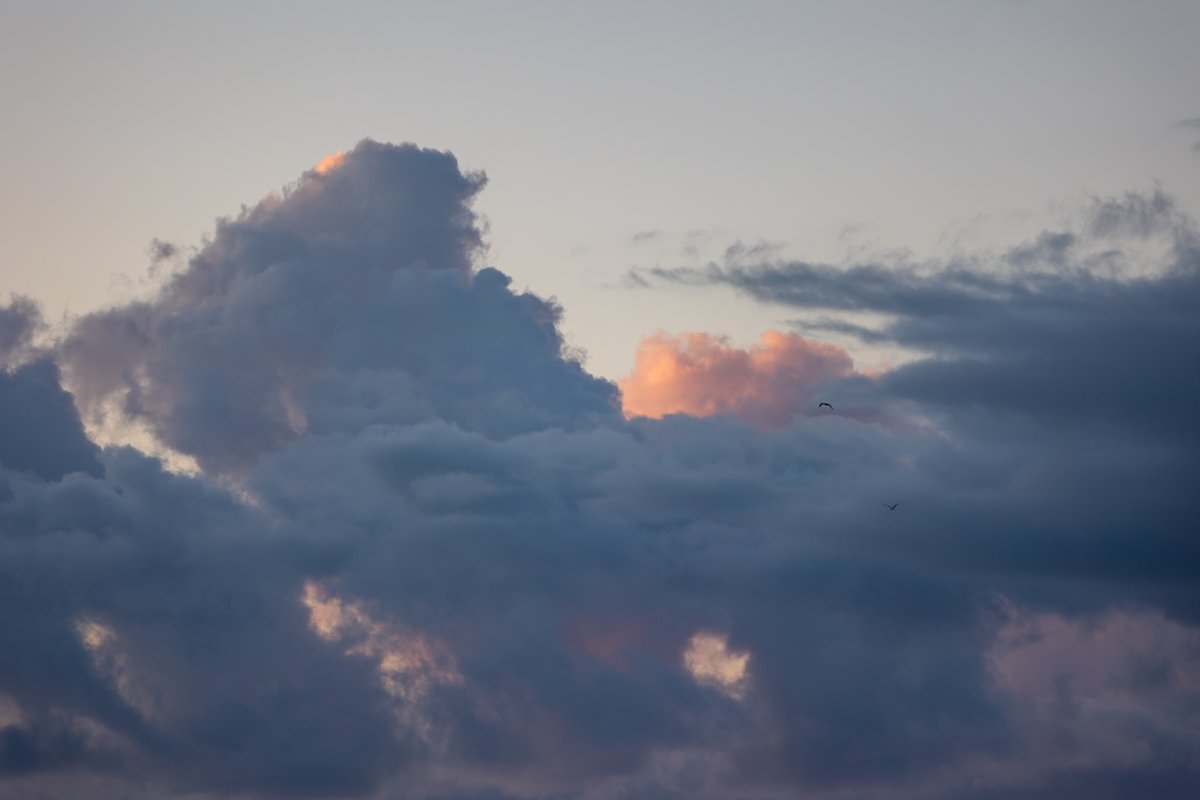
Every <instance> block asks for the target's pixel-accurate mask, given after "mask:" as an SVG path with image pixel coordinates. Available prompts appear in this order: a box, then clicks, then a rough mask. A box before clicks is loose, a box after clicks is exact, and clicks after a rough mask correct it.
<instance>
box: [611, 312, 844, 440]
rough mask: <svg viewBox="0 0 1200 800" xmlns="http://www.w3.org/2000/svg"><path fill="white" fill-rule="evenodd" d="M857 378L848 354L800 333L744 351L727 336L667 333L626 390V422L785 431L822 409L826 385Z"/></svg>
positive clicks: (643, 349)
mask: <svg viewBox="0 0 1200 800" xmlns="http://www.w3.org/2000/svg"><path fill="white" fill-rule="evenodd" d="M853 374H855V370H854V362H853V361H852V360H851V358H850V355H849V353H847V352H846V350H845V349H844V348H842V347H839V346H837V345H832V344H826V343H823V342H818V341H814V340H812V339H806V338H804V337H802V336H800V335H798V334H795V333H785V332H782V331H777V330H769V331H767V332H765V333H763V334H762V336H761V337H760V339H759V341H758V343H756V344H753V345H750V346H749V347H745V348H740V347H737V346H735V345H733V344H732V343H731V342H730V340H729V338H728V337H725V336H717V335H713V334H709V333H683V334H679V335H676V336H672V335H669V334H667V333H664V332H662V331H659V332H657V333H654V334H652V335H650V336H647V337H645V338H644V339H642V341H641V342H640V343H639V345H638V350H637V356H636V359H635V361H634V367H633V371H632V372H631V373H630V374H629V375H628V376H627V377H625V378H622V379H621V380H620V381H619V382H618V385H619V386H620V389H621V402H622V409H623V411H624V414H625V416H626V417H651V418H655V419H658V418H661V417H664V416H666V415H668V414H680V413H682V414H690V415H692V416H697V417H707V416H714V415H719V414H731V415H733V416H736V417H739V418H741V419H743V420H746V421H747V422H750V423H752V424H755V425H759V426H761V427H765V428H779V427H782V426H784V425H787V424H788V423H789V422H790V421H791V420H792V418H794V417H795V416H796V415H797V414H799V413H801V412H803V411H806V410H811V409H810V406H814V405H816V402H817V398H815V397H814V396H813V390H814V389H815V388H816V387H817V385H818V384H820V383H823V382H824V381H828V380H831V379H834V378H842V377H847V376H850V375H853Z"/></svg>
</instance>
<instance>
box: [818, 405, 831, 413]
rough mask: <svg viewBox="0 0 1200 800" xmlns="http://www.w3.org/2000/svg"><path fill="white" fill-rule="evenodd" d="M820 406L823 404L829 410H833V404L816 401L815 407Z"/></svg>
mask: <svg viewBox="0 0 1200 800" xmlns="http://www.w3.org/2000/svg"><path fill="white" fill-rule="evenodd" d="M821 406H825V407H826V408H828V409H829V410H830V411H833V406H831V405H829V403H818V404H817V408H820V407H821Z"/></svg>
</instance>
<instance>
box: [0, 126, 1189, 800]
mask: <svg viewBox="0 0 1200 800" xmlns="http://www.w3.org/2000/svg"><path fill="white" fill-rule="evenodd" d="M482 184H483V181H482V177H480V176H477V175H469V174H464V173H463V172H461V171H460V170H459V168H458V166H457V164H456V163H455V161H454V159H453V157H452V156H450V155H449V154H446V153H439V152H435V151H428V150H419V149H417V148H415V147H412V146H407V145H406V146H400V147H394V146H390V145H382V144H377V143H374V142H363V143H361V144H360V145H359V146H358V147H356V148H355V149H354V150H352V151H350V152H348V153H345V154H343V155H339V156H337V157H333V158H331V159H327V160H326V161H324V162H322V164H321V165H320V167H319V168H318V169H315V170H313V171H311V172H309V173H306V174H305V175H303V176H302V177H301V178H300V180H299V182H298V183H297V184H295V185H294V186H292V187H290V188H289V189H288V190H287V191H286V192H284V193H283V194H282V195H281V196H279V197H271V198H268V199H266V200H264V201H262V202H261V203H259V204H258V205H256V206H255V207H254V208H252V209H248V210H247V211H245V212H244V213H243V214H242V215H241V216H239V217H237V218H233V219H230V220H225V221H223V222H221V223H219V225H218V228H217V231H216V233H215V234H214V235H213V237H212V238H211V240H209V241H208V242H206V243H205V244H204V245H203V246H202V247H201V248H199V250H197V251H196V252H195V254H194V255H193V256H192V258H191V259H190V261H189V262H188V263H187V264H186V265H183V266H182V267H181V271H180V272H179V273H178V274H176V275H175V276H174V277H172V278H171V279H170V280H169V281H168V282H167V283H166V284H165V285H164V287H163V288H162V290H161V291H160V292H159V293H158V294H156V295H155V296H153V297H151V298H149V299H146V300H143V301H139V302H136V303H132V304H128V305H124V306H120V307H116V308H112V309H109V310H106V311H102V312H98V313H97V314H94V315H91V316H88V317H85V318H83V319H81V320H78V321H77V322H76V323H75V325H74V327H73V329H72V330H71V331H70V332H69V333H68V335H67V336H65V337H64V339H63V340H62V341H61V343H60V344H59V345H57V346H56V347H55V348H53V349H52V350H51V351H50V352H49V353H48V354H42V353H31V352H27V351H28V348H25V346H24V345H22V348H25V349H22V350H20V352H19V353H18V355H17V357H16V359H15V362H14V364H13V366H12V369H11V370H10V371H9V372H7V373H5V374H4V375H2V376H0V412H5V413H6V416H5V418H7V413H8V412H10V411H11V412H12V413H19V414H22V415H24V416H23V417H21V419H22V420H23V422H22V423H21V429H22V430H28V431H30V432H31V433H30V436H32V437H33V438H32V439H31V440H30V441H32V442H34V443H35V444H37V445H38V446H37V447H31V446H30V445H27V444H26V443H25V442H24V440H21V439H19V438H12V437H6V438H5V439H3V444H2V446H0V793H4V794H6V795H10V796H17V797H20V796H26V795H28V796H37V795H39V794H41V795H47V794H49V795H51V796H54V795H58V796H84V795H95V794H97V793H108V794H113V795H121V796H128V797H133V798H141V797H147V798H148V797H172V796H179V797H183V796H191V795H195V794H197V793H199V794H200V795H201V796H213V797H223V796H238V797H254V798H266V797H297V796H313V797H389V798H391V797H412V798H430V797H445V798H463V797H505V798H550V797H571V798H580V800H585V799H586V800H592V799H593V798H615V797H646V798H651V797H653V798H662V797H688V798H718V797H720V798H724V797H737V796H761V797H779V798H783V797H794V796H796V795H797V794H800V793H803V794H805V795H806V796H812V797H862V798H874V797H896V798H911V800H918V799H921V800H924V799H926V798H928V799H931V800H932V798H951V797H974V798H984V797H998V796H1006V795H1007V796H1013V795H1020V796H1056V795H1055V793H1056V792H1059V793H1062V792H1065V793H1067V794H1069V793H1070V792H1072V791H1077V790H1078V791H1085V790H1087V791H1091V790H1092V789H1095V788H1096V787H1104V786H1107V787H1118V788H1117V789H1114V790H1112V791H1110V794H1111V796H1121V797H1125V796H1128V797H1134V796H1148V795H1153V796H1156V797H1184V796H1189V795H1188V794H1187V790H1188V789H1189V787H1192V788H1194V786H1195V784H1196V780H1197V778H1198V777H1200V776H1198V775H1197V773H1196V767H1195V764H1194V759H1193V757H1192V754H1193V753H1194V752H1195V749H1194V748H1195V743H1196V741H1197V739H1198V738H1200V731H1198V729H1197V726H1196V723H1195V718H1196V717H1195V714H1196V712H1197V709H1200V686H1197V685H1196V684H1195V681H1194V680H1193V678H1192V676H1193V675H1194V674H1195V673H1196V668H1197V666H1198V665H1200V631H1198V628H1197V626H1198V625H1200V620H1198V619H1197V613H1196V610H1197V609H1198V608H1200V589H1198V588H1197V587H1198V586H1200V580H1197V579H1198V578H1200V550H1198V549H1197V546H1196V544H1195V543H1194V537H1193V536H1191V535H1190V531H1191V530H1192V529H1193V527H1194V525H1192V524H1191V520H1194V519H1195V518H1196V514H1197V513H1198V512H1200V508H1198V507H1197V506H1198V502H1200V501H1198V500H1197V495H1196V493H1195V492H1194V486H1193V483H1194V481H1193V479H1192V478H1191V476H1192V475H1195V474H1197V471H1196V470H1195V469H1193V468H1194V467H1196V466H1197V464H1196V461H1197V459H1196V446H1195V445H1196V442H1195V433H1196V428H1195V424H1194V422H1193V421H1191V420H1190V419H1189V418H1188V416H1187V414H1186V413H1184V410H1183V409H1184V408H1185V406H1186V404H1187V403H1188V402H1190V398H1191V397H1192V396H1193V395H1191V394H1189V393H1190V392H1193V391H1194V389H1193V388H1192V387H1193V384H1192V383H1189V381H1191V380H1192V379H1193V378H1194V376H1195V372H1194V369H1192V367H1194V366H1195V365H1194V364H1193V363H1192V362H1191V361H1189V360H1188V359H1190V358H1194V354H1195V353H1196V352H1200V350H1197V349H1195V344H1196V341H1197V340H1196V331H1197V329H1196V327H1195V322H1194V319H1193V316H1189V315H1188V314H1187V313H1186V308H1187V305H1188V302H1189V299H1190V298H1191V297H1193V296H1194V295H1193V294H1189V292H1194V291H1195V284H1196V262H1195V260H1194V252H1195V251H1194V250H1189V249H1188V248H1189V240H1188V238H1187V235H1185V233H1184V232H1181V231H1182V229H1180V228H1179V227H1178V226H1177V225H1174V224H1171V225H1165V227H1164V226H1158V227H1156V226H1155V225H1151V226H1149V227H1147V226H1146V225H1143V224H1142V223H1141V222H1138V221H1136V220H1134V221H1131V222H1129V223H1128V224H1125V223H1120V224H1116V223H1112V224H1110V223H1105V225H1106V226H1107V227H1105V228H1104V230H1103V231H1101V230H1099V229H1083V230H1080V231H1075V232H1072V234H1071V236H1072V237H1073V238H1067V237H1058V238H1052V237H1051V238H1046V239H1045V240H1044V241H1042V242H1041V243H1040V244H1038V243H1034V245H1032V246H1030V247H1028V248H1026V250H1025V251H1022V252H1023V253H1024V254H1023V255H1014V256H1013V257H1012V258H1010V259H1009V262H1007V266H1006V267H1005V269H1004V270H997V271H994V272H993V273H990V274H983V273H977V272H974V271H971V270H968V269H954V270H943V271H940V272H939V271H936V270H923V271H918V270H915V269H910V268H906V267H895V266H887V265H876V266H870V267H863V268H860V269H858V270H857V271H856V270H850V271H849V272H844V271H841V270H837V269H835V268H833V267H824V266H820V265H803V264H774V263H772V264H758V265H747V264H722V265H714V266H713V267H712V268H711V269H709V270H705V271H701V272H695V271H675V272H660V273H657V274H654V275H650V276H648V277H650V278H651V279H654V278H657V279H658V280H659V281H662V280H667V281H676V282H691V283H705V284H709V283H723V284H733V285H735V286H737V287H738V288H740V289H742V290H744V291H747V292H750V293H751V294H753V295H754V296H757V297H760V298H762V299H764V300H770V301H772V302H786V303H790V304H793V305H796V306H798V307H804V308H819V309H822V310H825V311H830V310H832V311H839V310H848V311H857V310H867V311H883V312H886V313H888V314H890V315H891V320H892V321H891V322H889V323H886V324H885V325H884V326H883V327H881V328H878V329H875V330H874V331H873V333H874V335H877V336H879V337H883V338H885V339H886V340H888V341H895V342H899V343H902V344H905V345H907V346H910V347H913V348H916V349H920V350H924V351H927V352H929V353H932V354H936V357H935V356H931V357H928V358H921V359H918V360H916V361H914V362H912V363H910V364H908V365H905V366H903V367H901V368H899V369H896V370H892V371H889V372H885V373H883V374H881V375H879V376H875V377H869V376H865V375H862V374H857V373H854V372H853V369H852V365H851V364H850V363H849V358H848V356H847V355H846V354H845V352H844V351H842V350H840V348H836V347H833V346H831V345H823V344H821V343H819V342H814V341H809V340H805V339H800V338H799V337H793V336H790V335H785V334H776V337H777V338H768V339H766V340H764V344H763V345H762V352H759V353H757V354H750V355H746V354H745V353H741V352H740V351H737V350H736V348H733V347H732V346H731V345H729V344H728V343H727V342H723V341H720V340H717V339H715V338H711V337H710V338H701V339H697V340H696V341H695V342H693V344H696V345H697V347H692V348H691V349H690V350H689V348H688V347H685V346H683V345H682V344H680V341H678V340H670V339H667V338H664V339H663V341H662V342H661V344H662V348H663V351H664V353H665V354H666V356H668V358H667V359H666V360H667V362H669V363H670V364H674V365H678V364H679V363H682V360H684V359H685V357H686V358H694V357H697V353H699V354H700V355H703V356H704V358H702V359H700V361H702V362H703V364H702V366H703V367H704V368H703V369H699V370H698V371H697V372H696V373H695V375H693V378H694V380H693V379H692V378H689V379H688V380H687V381H683V382H676V383H672V384H671V386H672V387H674V388H678V389H680V391H681V392H683V395H682V396H683V398H684V400H686V401H687V402H692V400H694V399H695V398H696V397H698V396H699V395H700V394H703V393H704V392H710V390H713V387H716V390H718V391H728V390H729V388H730V387H733V386H735V385H739V384H745V385H747V386H748V387H749V389H752V391H749V392H748V394H747V395H746V396H747V397H749V398H750V399H749V400H745V402H740V401H739V402H736V403H731V404H728V407H721V408H708V407H694V408H693V407H682V408H674V409H668V410H674V411H677V412H683V413H670V414H666V415H665V416H662V418H659V419H651V418H646V417H635V418H631V419H626V418H625V417H624V416H623V415H622V414H621V407H620V398H619V395H618V393H617V391H616V388H615V387H614V386H613V385H612V384H610V383H608V382H606V381H603V380H600V379H597V378H595V377H593V376H590V375H588V374H587V373H586V372H585V371H584V370H583V369H582V367H581V366H580V365H579V364H577V363H575V362H574V361H572V360H570V359H569V358H566V357H564V355H563V349H564V348H563V343H562V337H561V334H560V333H559V329H558V324H559V318H560V310H559V309H558V308H557V307H556V306H555V305H554V304H553V303H551V302H549V301H546V300H543V299H541V298H538V297H536V296H535V295H533V294H530V293H517V292H515V291H513V290H512V289H511V284H510V281H509V279H508V278H507V276H505V275H504V274H503V273H501V272H499V271H498V270H495V269H490V268H481V266H480V256H481V250H480V248H481V242H482V239H481V236H480V233H479V229H478V225H477V223H476V222H475V220H474V217H473V216H472V212H471V211H470V201H471V198H472V197H473V196H474V195H475V193H476V192H477V191H478V190H479V189H480V188H481V187H482ZM1128 200H1129V198H1125V199H1123V200H1121V201H1119V202H1118V203H1117V205H1118V206H1120V207H1122V208H1124V207H1125V206H1124V205H1122V204H1126V205H1128V207H1129V208H1130V209H1132V211H1131V212H1130V213H1132V214H1140V213H1141V210H1140V209H1141V208H1142V206H1139V205H1137V203H1134V202H1132V201H1130V202H1128V203H1127V201H1128ZM1114 207H1115V206H1114ZM1147 207H1148V208H1151V209H1153V207H1154V203H1153V202H1151V203H1150V204H1149V206H1147ZM1160 211H1161V209H1160ZM1167 211H1169V212H1170V213H1171V214H1174V213H1175V212H1174V210H1173V209H1170V208H1168V209H1167ZM1153 213H1159V212H1153ZM1162 213H1163V214H1166V212H1165V211H1164V212H1162ZM1167 216H1169V215H1167ZM1097 218H1098V217H1097ZM1139 219H1140V218H1139ZM1147 219H1148V218H1147ZM1155 219H1157V217H1155ZM1118 222H1120V220H1118ZM1156 225H1157V223H1156ZM1143 231H1149V233H1147V234H1146V235H1154V236H1161V235H1166V236H1173V237H1175V238H1174V239H1173V242H1174V244H1173V245H1172V247H1173V249H1172V259H1173V260H1172V261H1171V263H1170V264H1169V265H1168V266H1167V268H1165V269H1164V270H1162V271H1160V272H1158V273H1155V274H1154V275H1153V276H1149V277H1145V276H1143V277H1134V278H1128V277H1124V278H1121V277H1111V276H1109V277H1104V276H1098V275H1097V274H1095V273H1094V272H1088V271H1086V270H1084V269H1082V268H1080V267H1079V264H1078V263H1077V260H1078V253H1079V252H1081V248H1085V246H1086V245H1087V244H1088V242H1090V241H1092V239H1095V238H1104V237H1108V239H1106V241H1108V240H1110V239H1113V237H1116V238H1120V237H1129V236H1135V235H1137V236H1140V235H1142V232H1143ZM1105 247H1109V245H1108V244H1106V245H1105ZM1018 262H1020V263H1018ZM1047 265H1048V266H1047ZM1005 270H1007V271H1005ZM651 282H652V281H651ZM21 313H22V314H24V316H23V317H22V318H25V317H29V315H28V314H25V312H21ZM0 319H3V317H0ZM22 341H24V340H22ZM699 345H703V347H699ZM14 352H17V351H15V350H14ZM47 359H50V360H47ZM56 363H57V365H58V366H60V367H61V370H62V381H61V382H62V383H64V384H65V385H66V387H67V388H69V389H70V390H71V391H72V392H73V393H74V398H75V400H76V402H77V403H78V404H79V406H80V407H81V408H82V410H83V416H82V417H81V416H80V414H79V413H78V412H75V410H74V407H73V406H72V404H71V403H70V398H71V395H68V394H67V393H66V391H65V390H64V389H63V386H62V385H60V377H59V373H58V371H57V369H56V365H55V364H56ZM731 370H732V373H731V372H730V371H731ZM739 370H740V371H739ZM806 370H808V371H807V372H806ZM1189 370H1192V371H1189ZM793 373H795V374H793ZM646 374H649V371H647V373H646ZM730 374H732V375H733V377H732V378H730V377H729V375H730ZM797 374H798V375H800V377H799V378H797V377H796V375H797ZM1135 380H1136V381H1142V382H1144V383H1145V384H1147V385H1148V386H1150V387H1151V388H1153V389H1156V390H1157V391H1160V392H1164V393H1167V394H1169V395H1170V396H1168V397H1165V398H1148V399H1147V400H1146V404H1144V405H1139V404H1138V403H1136V402H1135V398H1134V392H1133V390H1132V389H1130V390H1125V389H1124V388H1123V387H1124V384H1125V382H1127V381H1135ZM988 386H993V387H994V391H991V392H984V391H983V390H982V389H981V388H980V387H988ZM818 391H819V392H821V393H822V395H821V396H826V395H825V394H824V393H828V396H830V397H832V398H833V399H834V405H835V407H836V408H837V413H827V414H819V415H818V414H810V413H795V411H796V408H795V407H796V405H797V404H802V405H803V404H811V402H812V400H813V399H814V396H815V395H814V393H815V392H818ZM843 400H844V402H843ZM763 409H766V411H769V412H770V415H769V416H770V419H769V420H766V421H767V422H769V423H770V424H769V425H766V426H763V425H760V424H752V423H760V422H763V421H764V420H759V419H756V418H755V417H754V415H755V414H756V413H759V412H760V411H761V412H762V413H766V411H763ZM844 409H849V410H846V411H845V412H844V413H843V410H844ZM714 410H715V411H718V412H722V413H721V414H718V415H716V416H702V415H704V414H708V413H710V412H711V411H714ZM805 410H807V405H805ZM1073 411H1074V412H1076V413H1073ZM689 412H690V413H689ZM851 412H854V413H851ZM105 415H107V416H108V418H109V419H111V418H112V417H114V416H115V417H117V418H119V419H121V420H125V421H129V422H133V423H137V424H141V425H144V426H145V427H146V429H148V430H149V431H150V432H151V433H152V434H153V435H154V436H155V437H156V438H157V439H158V440H160V441H161V442H162V443H164V444H165V445H167V446H168V447H169V448H171V449H173V450H175V451H178V452H180V453H183V454H186V455H188V456H191V457H192V458H194V459H195V461H196V462H197V463H198V464H199V465H200V467H201V472H200V473H199V474H197V475H193V476H190V477H189V476H184V475H179V474H174V473H171V472H167V471H165V470H164V468H163V467H162V465H161V464H160V462H158V461H157V460H155V459H153V458H150V457H148V456H146V455H144V454H142V453H140V452H138V451H136V450H134V449H131V448H128V447H107V448H104V449H102V450H101V449H99V448H97V447H95V445H93V444H92V443H91V442H90V441H89V440H88V438H87V436H86V435H85V434H84V427H83V422H84V421H88V422H91V423H99V422H103V421H104V418H105ZM747 420H749V422H747ZM884 501H886V502H889V503H895V502H899V503H900V505H899V507H898V508H897V510H896V511H890V510H888V509H887V508H885V507H883V502H884ZM1061 643H1069V646H1063V645H1062V644H1061ZM1088 787H1091V788H1090V789H1089V788H1088ZM1113 792H1116V794H1113Z"/></svg>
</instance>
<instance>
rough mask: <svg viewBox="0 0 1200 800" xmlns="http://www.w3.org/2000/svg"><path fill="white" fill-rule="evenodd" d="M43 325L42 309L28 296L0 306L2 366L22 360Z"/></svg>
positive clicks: (0, 364)
mask: <svg viewBox="0 0 1200 800" xmlns="http://www.w3.org/2000/svg"><path fill="white" fill-rule="evenodd" d="M42 325H43V323H42V313H41V309H40V308H38V305H37V304H36V303H35V302H34V301H33V300H30V299H29V298H28V297H19V296H17V297H12V298H11V299H10V300H9V303H8V305H6V306H0V366H3V365H5V364H10V363H12V362H13V361H19V360H21V359H22V356H23V355H24V354H25V353H26V352H27V351H28V349H29V347H30V345H31V344H32V341H33V337H34V334H36V333H37V332H38V330H39V329H40V328H41V327H42Z"/></svg>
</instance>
